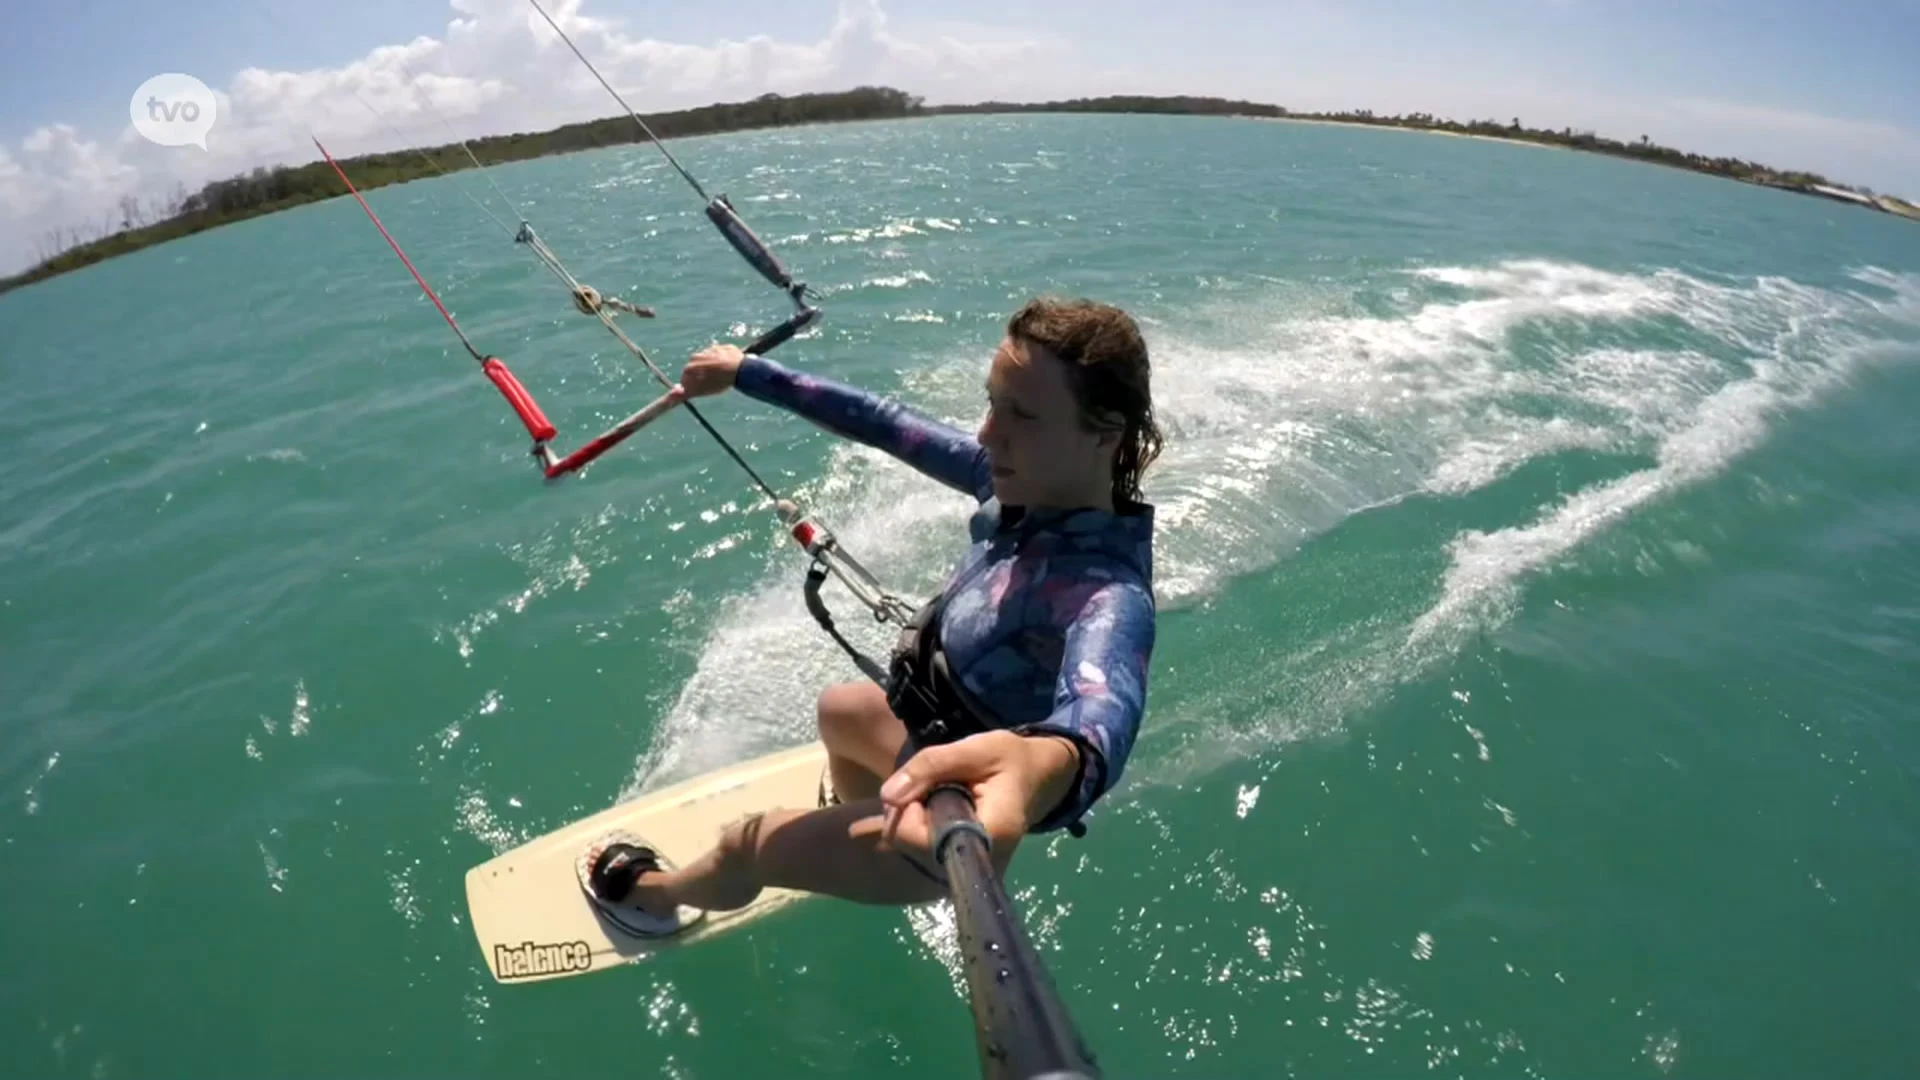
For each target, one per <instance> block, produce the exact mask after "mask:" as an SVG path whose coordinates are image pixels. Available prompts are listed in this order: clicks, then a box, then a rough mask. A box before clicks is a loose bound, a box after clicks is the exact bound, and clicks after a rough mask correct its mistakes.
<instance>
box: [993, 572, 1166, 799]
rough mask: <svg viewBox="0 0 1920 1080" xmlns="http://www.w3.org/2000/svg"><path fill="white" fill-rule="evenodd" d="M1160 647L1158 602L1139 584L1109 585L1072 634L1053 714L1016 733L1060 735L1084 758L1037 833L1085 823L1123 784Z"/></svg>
mask: <svg viewBox="0 0 1920 1080" xmlns="http://www.w3.org/2000/svg"><path fill="white" fill-rule="evenodd" d="M1153 640H1154V604H1153V595H1152V594H1151V593H1150V592H1149V591H1148V589H1147V586H1146V585H1144V584H1142V583H1141V582H1138V581H1113V582H1110V583H1107V584H1105V585H1102V586H1101V587H1100V588H1098V589H1096V590H1095V591H1094V592H1093V594H1092V595H1091V596H1089V597H1088V598H1087V602H1086V604H1085V605H1084V606H1083V607H1082V608H1081V609H1080V614H1079V615H1078V616H1077V617H1076V618H1075V619H1074V621H1073V623H1072V625H1070V626H1069V627H1068V628H1067V633H1066V648H1065V651H1064V652H1063V653H1062V654H1061V660H1060V674H1059V677H1058V679H1057V681H1056V682H1055V684H1054V698H1053V704H1054V708H1053V712H1052V714H1051V715H1049V716H1048V717H1047V718H1046V719H1045V720H1042V721H1040V722H1038V723H1035V724H1028V725H1025V726H1023V727H1019V728H1016V729H1014V730H1016V731H1018V732H1020V733H1021V734H1025V735H1057V736H1059V737H1061V738H1064V739H1066V740H1068V741H1070V742H1072V743H1073V744H1074V745H1075V746H1076V747H1078V748H1079V751H1080V753H1079V755H1078V756H1079V761H1078V773H1077V775H1076V776H1075V777H1074V778H1073V780H1072V782H1071V783H1070V784H1069V785H1068V787H1067V792H1066V796H1065V798H1063V799H1062V800H1061V801H1060V802H1059V803H1058V805H1056V806H1054V807H1053V809H1052V811H1051V812H1049V813H1047V814H1046V815H1045V816H1044V817H1042V818H1041V820H1040V821H1038V822H1037V823H1035V825H1034V826H1033V831H1034V832H1050V831H1052V830H1054V829H1060V828H1065V827H1068V826H1070V825H1073V824H1076V823H1078V822H1079V820H1080V818H1081V817H1082V816H1084V815H1085V814H1086V812H1087V811H1088V810H1089V809H1091V808H1092V806H1093V804H1094V802H1095V801H1097V800H1098V799H1099V798H1100V797H1101V796H1103V795H1105V794H1106V793H1107V792H1109V791H1112V790H1113V788H1114V786H1115V785H1117V784H1118V783H1119V782H1120V774H1121V773H1122V772H1123V771H1124V770H1125V768H1126V764H1127V757H1128V756H1129V755H1130V754H1132V752H1133V743H1134V740H1135V738H1137V737H1138V736H1139V734H1140V720H1141V717H1142V716H1143V715H1144V714H1145V713H1146V709H1147V668H1148V665H1149V663H1150V662H1151V660H1152V657H1153Z"/></svg>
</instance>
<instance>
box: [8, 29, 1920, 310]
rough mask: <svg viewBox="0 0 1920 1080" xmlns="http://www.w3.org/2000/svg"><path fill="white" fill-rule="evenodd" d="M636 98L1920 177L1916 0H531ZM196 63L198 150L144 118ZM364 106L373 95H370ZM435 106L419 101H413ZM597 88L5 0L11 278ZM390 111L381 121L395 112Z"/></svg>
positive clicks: (539, 70)
mask: <svg viewBox="0 0 1920 1080" xmlns="http://www.w3.org/2000/svg"><path fill="white" fill-rule="evenodd" d="M542 3H543V5H544V6H545V7H546V8H547V10H548V11H549V12H550V13H552V14H553V15H554V17H555V18H556V19H557V20H559V21H560V23H561V25H562V26H564V27H566V28H567V31H568V33H569V34H570V35H572V36H573V37H574V40H575V41H576V42H577V43H578V44H579V45H580V47H581V49H582V50H583V51H585V52H586V54H587V55H588V56H589V57H590V58H592V59H593V60H594V62H595V64H596V65H597V66H598V67H600V69H601V70H602V72H604V73H605V74H606V75H607V77H608V78H609V79H610V80H611V81H612V82H613V83H614V85H615V86H616V87H618V88H619V89H620V91H621V92H622V93H623V94H624V95H625V96H626V97H627V98H628V100H629V101H631V102H632V103H633V104H634V106H635V107H636V108H638V109H639V110H640V111H642V112H643V113H644V112H652V111H660V110H666V109H674V108H682V107H687V106H693V105H702V104H706V103H709V102H713V101H737V100H744V99H747V98H751V97H755V96H758V95H759V94H762V93H766V92H769V91H773V92H781V93H798V92H803V91H809V90H839V89H847V88H850V87H853V86H858V85H862V84H883V85H889V86H894V87H898V88H900V89H902V90H905V91H908V92H909V93H914V94H919V95H921V96H923V97H924V98H925V99H926V100H927V101H928V102H930V103H944V102H962V101H979V100H987V99H997V100H1009V101H1022V100H1046V99H1050V98H1062V97H1079V96H1094V95H1100V94H1110V93H1143V94H1176V93H1180V94H1201V95H1217V96H1222V97H1233V98H1244V99H1248V100H1253V101H1261V102H1270V103H1273V104H1278V105H1283V106H1287V107H1289V108H1295V109H1311V110H1324V109H1345V108H1354V109H1372V110H1374V111H1375V112H1377V113H1393V112H1413V111H1422V112H1431V113H1434V114H1436V115H1439V116H1451V117H1453V118H1456V119H1462V120H1465V119H1473V118H1481V117H1498V118H1500V119H1502V120H1506V119H1510V118H1513V117H1519V118H1520V119H1521V121H1522V122H1523V123H1526V124H1528V125H1529V126H1535V127H1553V128H1560V127H1573V128H1575V129H1589V130H1593V131H1596V132H1599V133H1600V134H1603V135H1609V136H1613V137H1616V138H1622V139H1637V138H1639V137H1640V136H1641V135H1646V136H1649V137H1651V138H1652V139H1653V140H1654V141H1655V142H1659V143H1664V144H1666V145H1669V146H1674V147H1677V148H1679V149H1682V150H1687V151H1694V152H1699V153H1705V154H1713V155H1721V154H1727V155H1734V156H1738V157H1743V158H1748V159H1751V160H1756V161H1760V162H1764V163H1766V164H1768V165H1773V166H1776V167H1780V168H1793V169H1809V170H1812V171H1815V172H1820V173H1824V174H1825V175H1827V176H1828V177H1830V178H1831V179H1834V180H1836V181H1839V182H1842V183H1848V184H1855V185H1865V186H1868V187H1871V188H1873V189H1875V190H1879V191H1885V192H1889V193H1892V194H1897V195H1904V196H1906V197H1908V198H1913V199H1916V200H1920V0H1877V2H1875V3H1872V4H1868V3H1863V2H1859V0H1830V2H1829V3H1827V4H1824V5H1812V4H1807V3H1805V2H1804V0H1797V2H1792V3H1789V2H1784V0H1745V2H1741V3H1734V2H1730V0H1662V2H1652V0H1453V2H1450V3H1446V4H1438V3H1422V2H1416V0H1344V2H1339V0H1320V2H1313V0H1301V2H1289V0H1178V2H1175V3H1169V2H1167V0H1050V2H1048V3H1046V4H1044V5H1036V4H1033V3H1031V2H1029V0H966V2H965V3H961V2H958V0H778V2H775V0H701V2H699V3H685V2H672V3H668V2H664V0H542ZM167 72H181V73H185V74H188V75H192V76H194V77H196V78H198V79H200V80H201V81H203V82H204V83H206V84H207V85H208V86H209V87H211V88H212V89H213V90H214V91H215V94H216V96H217V100H218V119H217V121H216V122H215V124H214V126H213V128H212V130H211V132H210V133H209V134H208V136H207V147H206V148H205V149H204V150H203V149H201V148H200V147H198V146H159V145H155V144H152V143H149V142H147V141H146V140H144V139H142V138H140V137H139V135H138V134H137V133H135V132H134V130H133V128H132V125H131V123H130V119H129V102H130V100H131V99H132V98H133V96H134V92H135V90H136V89H137V88H138V87H139V86H140V85H141V84H142V83H143V82H145V81H146V80H147V79H148V78H149V77H150V76H153V75H157V74H162V73H167ZM362 98H364V99H366V101H367V102H369V103H371V104H372V105H373V106H374V108H375V109H377V110H378V114H376V113H375V112H373V111H370V110H369V109H368V108H367V106H366V105H364V104H362V102H361V100H360V99H362ZM429 101H430V102H431V104H428V102H429ZM613 107H614V106H613V103H612V101H611V99H610V98H608V97H607V96H606V93H605V91H604V90H602V89H601V88H600V87H599V86H598V85H597V84H595V83H594V82H592V76H591V75H589V74H588V73H587V72H586V70H585V69H584V68H583V67H581V66H580V65H579V62H578V61H577V60H575V59H574V58H573V56H572V55H571V54H570V53H568V52H567V51H566V49H565V46H564V45H563V44H561V43H560V41H559V39H558V38H557V37H556V36H555V35H554V33H553V31H552V30H551V29H550V28H549V27H548V26H547V25H546V23H545V22H543V21H542V20H541V19H540V16H539V14H538V13H537V12H535V11H534V10H533V8H532V7H531V6H530V5H529V4H528V3H527V2H526V0H327V2H326V3H323V4H315V3H312V2H311V0H193V2H192V3H184V2H175V3H171V4H169V3H164V2H163V3H159V4H155V3H153V2H152V0H65V2H62V3H57V4H28V3H8V4H5V5H4V6H0V274H5V273H11V272H13V271H15V270H18V269H21V268H23V267H25V266H26V265H28V264H30V263H31V262H33V261H34V260H35V256H36V254H37V253H39V252H40V251H41V250H42V249H43V248H44V247H45V245H46V244H47V242H48V240H49V238H50V237H51V236H52V235H53V233H54V232H55V230H57V229H61V228H68V227H75V226H81V227H84V226H87V225H92V226H94V227H96V228H97V227H98V225H99V224H100V223H101V222H102V221H103V220H105V218H106V217H107V216H109V215H117V213H118V211H117V210H116V207H118V206H119V205H120V204H121V201H122V200H123V199H125V198H127V197H129V196H131V197H132V198H134V199H135V200H138V201H139V202H140V203H141V204H142V205H150V204H152V203H153V202H154V201H155V200H158V199H162V198H164V197H165V196H166V195H167V194H168V193H169V192H173V191H175V190H177V189H178V188H179V187H180V186H182V185H184V188H185V189H186V190H187V191H193V190H197V189H198V188H199V187H200V186H201V185H202V184H205V183H207V182H208V181H210V180H215V179H220V178H223V177H227V176H232V175H234V174H236V173H241V172H245V171H248V170H250V169H251V168H253V167H255V166H258V165H273V164H279V163H294V164H297V163H302V162H306V161H311V160H315V158H316V154H315V152H314V150H313V147H312V143H311V142H309V141H308V140H309V133H315V134H318V135H319V136H320V137H321V138H322V139H323V140H324V141H326V143H327V145H328V148H329V149H331V150H333V151H334V152H335V153H336V154H355V153H362V152H366V151H370V150H378V149H390V148H393V147H394V146H396V145H398V144H399V143H400V142H401V139H400V138H398V137H396V135H395V133H394V131H393V130H392V129H389V128H388V127H387V126H386V125H387V123H388V122H391V123H392V124H393V125H394V127H395V128H397V129H398V130H399V132H400V134H401V135H403V136H405V138H406V141H408V142H412V143H435V144H437V143H443V142H446V141H447V139H446V128H444V127H443V126H442V124H443V123H450V124H451V125H452V126H453V128H454V130H455V131H457V132H458V133H459V134H461V135H463V136H467V135H474V134H490V133H497V132H509V131H535V130H544V129H546V128H549V127H553V126H556V125H558V124H562V123H567V122H570V121H575V120H581V119H589V118H594V117H601V116H606V115H609V114H610V112H611V110H612V109H613ZM382 115H384V116H385V117H386V119H385V120H384V121H383V120H382V119H381V116H382Z"/></svg>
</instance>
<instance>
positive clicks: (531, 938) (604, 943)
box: [467, 741, 827, 983]
mask: <svg viewBox="0 0 1920 1080" xmlns="http://www.w3.org/2000/svg"><path fill="white" fill-rule="evenodd" d="M826 765H827V751H826V747H824V746H822V745H821V744H820V743H819V742H817V741H816V742H813V743H809V744H807V745H805V746H799V747H795V748H793V749H790V750H781V751H778V752H775V753H772V754H768V755H766V756H764V757H759V758H755V759H753V760H751V761H745V762H742V763H740V764H738V765H731V766H728V767H727V768H724V769H719V770H716V771H714V772H710V773H706V774H703V775H701V776H696V777H694V778H692V779H690V780H685V781H682V782H680V783H678V784H675V785H673V786H671V787H667V788H662V789H661V790H659V791H654V792H650V793H648V794H646V795H642V796H641V797H639V798H637V799H634V800H632V801H630V802H624V803H621V804H619V805H617V806H612V807H609V808H607V809H605V810H602V811H600V812H599V813H597V814H594V815H592V816H590V817H586V818H582V819H580V820H579V821H575V822H573V823H572V824H570V825H565V826H562V827H561V828H558V829H556V830H554V831H552V832H550V833H547V834H546V835H545V836H541V837H538V838H536V839H533V840H529V841H527V842H526V843H524V844H522V845H520V846H519V847H516V848H514V849H513V850H511V851H507V852H504V853H502V854H500V855H497V856H495V857H494V858H492V859H489V860H488V861H486V862H484V863H481V864H480V865H478V866H475V867H473V868H472V869H471V870H468V871H467V916H468V921H469V922H470V923H472V924H473V934H474V937H475V938H476V939H477V940H478V941H479V943H480V952H481V954H482V955H484V956H485V957H486V962H487V970H489V971H490V972H492V973H493V977H494V979H495V980H496V981H498V982H503V983H523V982H538V981H542V980H546V979H558V978H565V977H567V976H571V975H585V974H588V973H590V972H595V971H602V970H604V969H606V968H609V967H615V966H617V965H620V964H626V963H631V962H632V961H634V960H635V959H637V958H639V957H641V956H643V955H645V954H647V953H651V952H656V951H659V950H662V949H673V948H681V947H683V946H686V945H691V944H693V943H694V942H697V941H704V940H706V939H707V938H710V937H713V936H714V935H716V934H720V933H724V932H726V931H728V930H732V929H735V928H737V927H740V926H743V925H745V924H746V923H749V922H752V921H753V920H755V919H758V918H761V917H763V916H766V915H769V914H772V913H773V912H774V911H777V910H779V909H780V908H782V907H785V906H786V905H787V904H790V903H792V902H793V901H795V900H798V899H800V898H802V897H805V896H807V895H808V894H807V893H803V892H798V891H794V890H789V889H765V890H762V891H761V893H760V895H759V896H758V897H757V898H755V899H754V901H753V902H752V903H750V904H748V905H746V906H745V907H742V908H738V909H736V910H733V911H707V912H699V913H691V914H693V915H694V918H692V919H691V920H688V921H686V923H685V925H684V927H683V929H681V930H680V931H679V932H677V933H674V934H671V935H668V936H653V937H649V936H643V935H640V934H636V933H634V932H632V931H631V930H629V929H627V928H626V927H624V926H623V925H622V923H621V920H620V918H619V913H618V911H617V910H616V911H614V912H611V913H610V912H608V911H606V910H604V909H602V908H601V906H600V905H598V904H596V903H595V902H594V901H593V900H592V899H591V898H589V897H588V895H587V893H586V890H585V889H584V888H583V887H582V883H581V873H582V869H581V868H582V866H583V860H584V859H585V858H586V855H587V853H588V852H589V851H591V850H592V849H593V848H594V847H595V845H596V844H597V843H600V842H603V841H604V840H605V838H607V837H609V836H618V837H622V838H626V839H629V841H630V842H637V843H641V844H645V845H646V846H648V847H650V848H652V849H653V850H654V851H656V852H658V853H659V854H660V856H661V857H662V859H663V860H664V861H665V863H666V864H667V865H669V866H686V865H687V864H689V863H691V862H693V861H694V860H696V859H698V858H700V857H701V856H702V855H705V854H706V853H707V852H708V851H709V850H711V849H712V847H713V845H714V843H715V842H716V841H718V840H719V838H720V831H721V830H722V829H723V828H725V827H726V826H727V825H729V824H731V823H733V822H735V821H738V820H739V819H741V818H743V817H745V816H747V815H748V814H753V813H759V812H763V811H766V810H772V809H778V808H787V809H810V808H813V807H816V806H819V805H821V803H822V802H823V801H824V799H825V796H826V791H827V782H826V779H825V777H826Z"/></svg>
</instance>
